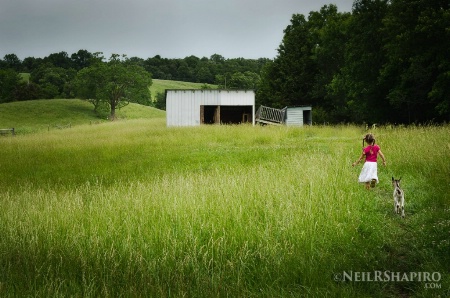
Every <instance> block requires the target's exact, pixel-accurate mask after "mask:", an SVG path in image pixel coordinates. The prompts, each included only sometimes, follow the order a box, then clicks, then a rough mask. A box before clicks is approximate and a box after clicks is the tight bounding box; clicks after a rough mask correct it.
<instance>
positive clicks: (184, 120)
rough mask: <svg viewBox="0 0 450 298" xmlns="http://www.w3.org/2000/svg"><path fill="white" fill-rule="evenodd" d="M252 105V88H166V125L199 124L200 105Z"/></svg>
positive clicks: (253, 100)
mask: <svg viewBox="0 0 450 298" xmlns="http://www.w3.org/2000/svg"><path fill="white" fill-rule="evenodd" d="M201 105H210V106H253V115H254V114H255V93H254V91H253V90H167V94H166V123H167V126H196V125H200V106H201Z"/></svg>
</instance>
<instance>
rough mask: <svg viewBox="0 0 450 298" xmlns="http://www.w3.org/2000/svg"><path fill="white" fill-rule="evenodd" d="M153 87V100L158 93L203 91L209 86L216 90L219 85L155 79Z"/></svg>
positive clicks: (151, 89) (151, 88)
mask: <svg viewBox="0 0 450 298" xmlns="http://www.w3.org/2000/svg"><path fill="white" fill-rule="evenodd" d="M152 81H153V85H152V86H151V87H150V91H151V93H152V99H155V97H156V94H157V93H158V92H160V93H164V92H165V90H166V89H201V88H202V86H204V85H207V86H209V87H210V88H212V89H216V88H217V85H211V84H204V83H190V82H181V81H169V80H157V79H153V80H152Z"/></svg>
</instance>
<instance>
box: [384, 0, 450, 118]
mask: <svg viewBox="0 0 450 298" xmlns="http://www.w3.org/2000/svg"><path fill="white" fill-rule="evenodd" d="M390 2H391V5H390V9H389V13H388V14H387V16H386V18H385V19H384V26H385V30H384V32H383V36H384V49H385V52H386V56H387V61H386V63H385V64H384V65H383V68H382V70H381V76H380V82H381V83H382V84H383V85H384V86H386V87H387V88H388V92H387V95H386V97H387V98H388V100H389V103H390V104H391V106H392V107H393V109H394V110H395V111H396V114H395V118H396V119H397V120H398V121H401V122H408V123H409V122H415V121H418V122H424V121H429V120H433V119H435V120H446V121H448V120H450V87H449V86H450V55H449V49H450V30H449V28H450V2H448V1H445V0H408V1H406V0H392V1H390Z"/></svg>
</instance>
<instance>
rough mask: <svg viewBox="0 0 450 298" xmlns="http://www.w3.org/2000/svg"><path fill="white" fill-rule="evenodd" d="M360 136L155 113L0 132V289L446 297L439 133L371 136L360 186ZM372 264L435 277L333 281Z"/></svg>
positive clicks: (444, 161)
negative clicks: (368, 180) (380, 160)
mask: <svg viewBox="0 0 450 298" xmlns="http://www.w3.org/2000/svg"><path fill="white" fill-rule="evenodd" d="M364 133H365V131H363V130H362V129H360V128H358V127H356V126H336V127H304V128H288V127H258V126H256V127H253V126H248V125H242V126H201V127H195V128H167V127H166V126H165V120H164V118H157V119H149V120H142V119H141V120H126V121H118V122H114V123H103V124H99V125H80V126H76V127H72V128H71V129H66V130H55V131H50V132H41V133H35V134H29V135H25V136H17V137H5V138H0V145H1V148H2V156H3V157H2V159H1V160H0V197H1V198H0V204H1V211H0V221H1V223H2V224H1V226H0V235H2V237H1V238H0V295H1V296H7V297H8V296H10V297H13V296H84V297H97V296H102V297H108V296H113V297H116V296H126V297H169V296H170V297H179V296H189V297H192V296H194V297H214V296H231V297H256V296H258V297H261V296H262V297H277V296H278V297H286V296H288V297H289V296H296V297H297V296H301V297H399V296H400V297H410V296H413V297H437V296H439V295H441V297H445V296H449V294H450V292H449V288H450V281H449V279H450V276H449V267H448V264H449V263H450V256H449V251H450V250H449V249H450V247H449V238H450V234H449V231H450V202H449V200H448V193H449V190H450V186H449V174H450V163H449V162H448V160H449V157H450V128H449V127H448V126H445V127H409V128H379V129H377V130H376V131H374V133H375V135H376V138H377V142H378V143H379V144H380V146H381V148H382V150H383V152H384V154H385V156H386V158H387V161H388V166H387V167H386V168H384V167H382V166H381V165H380V166H379V178H380V184H379V185H378V186H377V187H376V188H375V189H372V190H370V191H366V190H364V188H363V187H362V186H361V185H358V183H357V182H356V181H357V177H358V175H359V171H360V167H355V168H352V167H351V163H352V162H353V161H354V160H356V158H357V157H358V155H359V154H360V151H361V139H362V136H363V134H364ZM391 176H396V177H399V176H402V182H403V188H404V189H405V192H406V218H405V219H401V218H400V217H399V216H397V215H395V214H394V213H393V200H392V186H391V184H390V179H391ZM374 271H383V272H385V271H389V272H402V273H404V272H405V273H410V272H430V273H433V272H438V273H439V276H440V279H439V280H438V281H433V282H431V283H426V282H423V281H417V280H414V281H397V282H396V281H391V282H382V281H378V282H363V281H345V282H342V281H340V280H339V279H340V278H341V277H342V273H343V272H374ZM430 287H432V288H430Z"/></svg>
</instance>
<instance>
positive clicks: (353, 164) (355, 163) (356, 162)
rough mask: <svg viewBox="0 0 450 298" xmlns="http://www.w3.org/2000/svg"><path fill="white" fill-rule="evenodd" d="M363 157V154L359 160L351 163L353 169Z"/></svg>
mask: <svg viewBox="0 0 450 298" xmlns="http://www.w3.org/2000/svg"><path fill="white" fill-rule="evenodd" d="M364 156H365V154H364V152H363V153H361V156H360V157H359V159H358V160H357V161H355V162H354V163H352V167H354V166H355V165H357V164H359V162H360V161H361V159H363V158H364Z"/></svg>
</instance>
